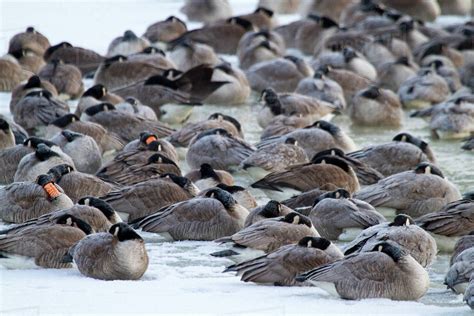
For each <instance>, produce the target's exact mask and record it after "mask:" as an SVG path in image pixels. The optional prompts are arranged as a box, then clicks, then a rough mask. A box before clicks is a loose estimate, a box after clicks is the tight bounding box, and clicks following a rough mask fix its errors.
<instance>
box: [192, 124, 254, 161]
mask: <svg viewBox="0 0 474 316" xmlns="http://www.w3.org/2000/svg"><path fill="white" fill-rule="evenodd" d="M253 152H254V149H253V148H252V146H250V145H249V144H247V143H246V142H245V141H243V140H241V139H239V138H236V137H234V136H232V135H231V134H230V133H229V132H227V131H226V130H225V129H223V128H214V129H211V130H207V131H205V132H202V133H200V134H199V135H197V136H195V137H194V138H193V139H192V140H191V142H190V144H189V150H188V152H187V154H186V162H187V163H188V165H189V166H190V167H191V168H194V169H196V168H199V167H200V166H201V165H202V164H204V163H208V164H210V165H211V166H212V167H213V168H216V169H222V170H229V169H230V168H232V167H235V166H238V165H239V164H240V162H241V161H242V160H243V159H245V158H247V157H248V156H250V155H251V154H252V153H253Z"/></svg>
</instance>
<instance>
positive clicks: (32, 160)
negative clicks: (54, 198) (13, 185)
mask: <svg viewBox="0 0 474 316" xmlns="http://www.w3.org/2000/svg"><path fill="white" fill-rule="evenodd" d="M60 164H68V165H70V166H72V167H74V162H73V161H72V159H71V157H69V156H68V155H66V154H65V153H63V152H62V150H60V149H58V150H54V149H53V148H50V147H48V146H47V145H46V144H39V145H38V146H37V148H36V150H35V152H34V153H30V154H27V155H25V156H24V157H23V158H21V160H20V162H19V163H18V167H17V169H16V172H15V176H14V180H15V182H19V181H35V180H36V177H38V176H39V175H40V174H45V173H47V172H48V170H49V169H51V168H52V167H54V166H56V165H60Z"/></svg>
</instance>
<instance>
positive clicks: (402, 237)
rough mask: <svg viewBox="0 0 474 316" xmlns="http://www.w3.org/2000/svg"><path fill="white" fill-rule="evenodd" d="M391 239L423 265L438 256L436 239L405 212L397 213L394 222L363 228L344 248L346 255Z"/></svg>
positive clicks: (367, 249) (362, 250)
mask: <svg viewBox="0 0 474 316" xmlns="http://www.w3.org/2000/svg"><path fill="white" fill-rule="evenodd" d="M385 240H390V241H391V242H393V243H396V244H398V246H399V247H402V248H403V249H405V250H406V251H408V253H409V254H410V255H411V256H412V257H413V258H414V259H415V260H416V261H418V262H419V263H420V264H421V265H422V266H423V267H426V266H428V265H429V264H430V263H431V262H433V260H434V259H435V257H436V253H437V247H436V241H435V240H434V238H433V237H431V235H430V234H428V233H427V232H426V231H424V230H423V229H422V228H420V227H418V226H417V225H415V224H414V221H413V220H412V219H411V217H409V216H408V215H405V214H400V215H397V216H396V217H395V218H394V219H393V222H390V223H389V222H384V223H380V224H377V225H374V226H371V227H369V228H366V229H365V230H363V231H362V232H361V233H360V234H359V235H358V236H357V237H356V238H355V239H354V240H353V241H352V242H350V243H349V244H348V245H347V246H346V247H345V250H344V254H345V255H349V254H352V253H358V252H364V251H370V249H372V248H373V245H374V244H376V243H378V242H381V241H385Z"/></svg>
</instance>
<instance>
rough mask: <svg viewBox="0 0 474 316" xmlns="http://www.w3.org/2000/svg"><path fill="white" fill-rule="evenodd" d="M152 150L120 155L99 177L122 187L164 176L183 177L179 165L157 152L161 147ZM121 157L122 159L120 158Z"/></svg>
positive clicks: (103, 169)
mask: <svg viewBox="0 0 474 316" xmlns="http://www.w3.org/2000/svg"><path fill="white" fill-rule="evenodd" d="M153 146H156V147H154V148H153V149H152V150H146V149H145V150H137V151H130V152H125V153H123V154H120V155H118V156H117V157H116V159H114V160H113V161H111V162H109V163H107V164H106V165H104V166H103V167H102V168H101V169H100V170H99V171H98V172H97V176H98V177H99V178H100V179H103V180H104V181H107V182H112V183H117V184H120V185H133V184H137V183H140V182H143V181H147V180H150V179H152V178H156V177H159V176H161V175H164V174H174V175H177V176H180V175H181V170H180V169H179V167H178V165H177V164H176V163H175V162H174V161H173V160H171V159H169V158H168V157H167V156H166V154H165V153H164V152H157V151H156V150H155V149H157V147H158V146H159V145H156V144H153ZM119 156H120V157H119Z"/></svg>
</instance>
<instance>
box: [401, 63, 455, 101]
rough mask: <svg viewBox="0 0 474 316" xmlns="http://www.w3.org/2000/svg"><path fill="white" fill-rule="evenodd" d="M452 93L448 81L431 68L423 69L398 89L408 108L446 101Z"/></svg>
mask: <svg viewBox="0 0 474 316" xmlns="http://www.w3.org/2000/svg"><path fill="white" fill-rule="evenodd" d="M449 94H450V90H449V86H448V84H447V83H446V81H445V80H444V79H443V78H442V77H441V76H439V75H438V74H437V73H436V72H435V71H433V70H431V69H426V70H423V72H422V73H419V74H418V75H417V76H415V77H411V78H409V79H407V80H406V81H405V82H403V83H402V85H401V86H400V89H399V90H398V95H399V97H400V101H401V102H402V104H403V105H404V107H406V108H415V109H422V108H427V107H429V106H431V105H432V104H434V103H439V102H442V101H444V100H445V99H446V98H447V97H448V96H449Z"/></svg>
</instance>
